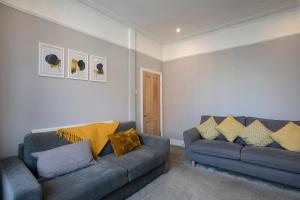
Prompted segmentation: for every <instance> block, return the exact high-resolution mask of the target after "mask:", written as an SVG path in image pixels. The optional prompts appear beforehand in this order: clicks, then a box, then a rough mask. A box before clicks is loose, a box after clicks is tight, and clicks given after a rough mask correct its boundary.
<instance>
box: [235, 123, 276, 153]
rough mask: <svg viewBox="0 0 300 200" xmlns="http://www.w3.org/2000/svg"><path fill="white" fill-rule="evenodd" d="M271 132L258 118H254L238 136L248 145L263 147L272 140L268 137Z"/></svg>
mask: <svg viewBox="0 0 300 200" xmlns="http://www.w3.org/2000/svg"><path fill="white" fill-rule="evenodd" d="M272 133H273V132H272V131H270V130H269V129H267V128H266V127H265V126H264V125H263V124H262V123H261V122H260V121H259V120H255V121H254V122H253V123H252V124H250V125H249V126H247V127H246V128H245V129H244V131H243V132H242V133H241V134H240V135H239V136H240V137H241V138H242V139H243V140H244V141H245V142H246V143H247V144H248V145H253V146H260V147H265V146H268V145H269V144H271V143H272V142H273V139H272V138H271V137H270V135H271V134H272Z"/></svg>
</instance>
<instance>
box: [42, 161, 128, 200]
mask: <svg viewBox="0 0 300 200" xmlns="http://www.w3.org/2000/svg"><path fill="white" fill-rule="evenodd" d="M127 182H128V178H127V171H126V169H124V168H122V167H119V166H117V165H114V164H112V163H110V162H107V161H105V160H101V158H100V160H99V161H98V163H97V164H96V165H93V166H90V167H87V168H84V169H81V170H78V171H76V172H73V173H70V174H67V175H64V176H59V177H56V178H55V179H52V180H49V181H45V182H41V184H42V187H43V194H44V199H47V200H48V199H49V200H50V199H55V200H71V199H72V200H82V199H89V200H98V199H100V198H102V197H104V196H105V195H107V194H109V193H110V192H112V191H114V190H116V189H117V188H119V187H121V186H123V185H125V184H126V183H127Z"/></svg>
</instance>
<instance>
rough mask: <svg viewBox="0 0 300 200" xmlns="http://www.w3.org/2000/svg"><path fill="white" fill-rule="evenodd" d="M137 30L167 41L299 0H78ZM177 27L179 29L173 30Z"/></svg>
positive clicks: (287, 5) (296, 2) (207, 30)
mask: <svg viewBox="0 0 300 200" xmlns="http://www.w3.org/2000/svg"><path fill="white" fill-rule="evenodd" d="M79 1H80V2H81V3H83V4H85V5H87V6H89V7H91V8H93V9H95V10H97V11H99V12H101V13H103V14H105V15H108V16H110V17H112V18H114V19H115V20H118V21H120V22H122V23H125V24H126V25H129V26H131V27H133V28H135V29H136V30H138V31H139V32H142V33H143V34H145V35H147V36H149V37H151V38H153V39H155V40H157V41H158V42H161V43H168V42H172V41H176V40H179V39H183V38H186V37H190V36H193V35H196V34H201V33H207V32H210V31H214V30H217V29H220V28H224V27H228V26H231V25H235V24H238V23H242V22H245V21H247V20H253V19H255V18H258V17H262V16H266V15H270V14H273V13H276V12H280V11H283V10H286V9H290V8H292V7H296V6H299V5H300V0H79ZM177 27H180V28H181V32H180V33H176V31H175V30H176V28H177Z"/></svg>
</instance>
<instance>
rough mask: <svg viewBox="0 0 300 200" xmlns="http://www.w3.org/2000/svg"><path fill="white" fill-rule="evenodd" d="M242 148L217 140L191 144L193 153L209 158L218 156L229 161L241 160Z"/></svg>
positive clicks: (197, 141)
mask: <svg viewBox="0 0 300 200" xmlns="http://www.w3.org/2000/svg"><path fill="white" fill-rule="evenodd" d="M241 148H242V146H240V145H238V144H235V143H230V142H223V141H216V140H196V141H195V142H193V143H192V144H191V151H192V152H194V153H201V154H205V155H209V156H218V157H222V158H229V159H235V160H239V159H240V152H241Z"/></svg>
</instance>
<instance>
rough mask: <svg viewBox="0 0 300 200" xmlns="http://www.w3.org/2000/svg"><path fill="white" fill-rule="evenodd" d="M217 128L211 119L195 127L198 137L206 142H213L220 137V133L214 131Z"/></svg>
mask: <svg viewBox="0 0 300 200" xmlns="http://www.w3.org/2000/svg"><path fill="white" fill-rule="evenodd" d="M216 126H218V124H217V122H216V121H215V119H214V118H213V117H210V118H209V119H208V120H206V121H205V122H203V123H202V124H199V125H198V126H196V128H197V129H198V131H199V133H200V135H201V136H202V137H203V138H204V139H207V140H214V139H215V138H216V137H218V136H219V135H220V133H219V132H218V131H217V130H216V129H215V128H216Z"/></svg>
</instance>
